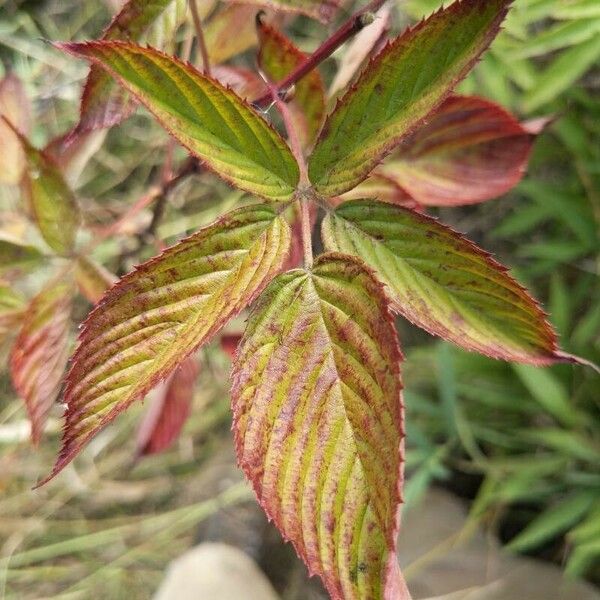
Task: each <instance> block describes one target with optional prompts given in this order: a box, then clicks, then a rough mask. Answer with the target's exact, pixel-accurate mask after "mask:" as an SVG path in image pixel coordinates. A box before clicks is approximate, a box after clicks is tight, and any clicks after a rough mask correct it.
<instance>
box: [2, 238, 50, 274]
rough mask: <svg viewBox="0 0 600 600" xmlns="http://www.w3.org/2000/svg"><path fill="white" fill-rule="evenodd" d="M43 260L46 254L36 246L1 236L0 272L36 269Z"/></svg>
mask: <svg viewBox="0 0 600 600" xmlns="http://www.w3.org/2000/svg"><path fill="white" fill-rule="evenodd" d="M43 261H44V255H43V254H42V253H41V252H40V251H39V250H38V249H37V248H35V247H34V246H27V245H25V244H21V243H20V242H17V241H13V240H10V239H8V238H1V237H0V273H3V272H5V271H11V270H13V269H34V268H35V267H37V266H39V265H40V264H42V263H43Z"/></svg>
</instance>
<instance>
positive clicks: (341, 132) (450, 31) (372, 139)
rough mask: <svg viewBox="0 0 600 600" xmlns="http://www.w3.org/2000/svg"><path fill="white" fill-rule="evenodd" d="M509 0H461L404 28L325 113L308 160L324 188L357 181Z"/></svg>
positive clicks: (415, 119)
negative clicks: (326, 113) (329, 110)
mask: <svg viewBox="0 0 600 600" xmlns="http://www.w3.org/2000/svg"><path fill="white" fill-rule="evenodd" d="M509 4H510V0H458V1H457V2H454V3H453V4H451V5H450V6H449V7H447V8H445V9H441V10H440V11H438V12H436V13H435V14H433V15H432V16H431V17H429V19H426V20H424V21H422V22H421V23H419V24H418V25H416V26H415V27H413V28H411V29H408V30H407V31H405V32H404V33H403V34H402V35H400V36H399V37H397V38H396V39H395V40H393V41H392V42H391V43H390V44H389V45H388V46H386V48H385V49H384V50H382V51H381V52H380V53H379V54H378V55H377V56H376V57H375V58H374V59H373V60H372V61H371V63H370V64H369V66H368V67H367V68H366V69H365V71H364V72H363V73H362V74H361V76H360V77H359V78H358V80H357V81H356V83H355V84H354V85H353V86H352V87H351V88H350V89H349V90H348V91H347V92H346V93H345V94H344V96H343V97H342V98H341V99H340V101H339V102H338V103H337V105H336V107H335V109H334V110H333V112H332V113H331V114H330V115H329V117H328V118H327V120H326V122H325V125H324V127H323V130H322V132H321V134H320V136H319V139H318V141H317V144H316V146H315V149H314V152H313V154H312V156H311V157H310V160H309V177H310V180H311V181H312V183H313V184H314V186H315V187H316V189H317V191H319V192H320V193H322V194H323V195H329V196H333V195H337V194H341V193H343V192H346V191H348V190H350V189H352V188H353V187H354V186H355V185H356V184H358V183H360V182H361V181H362V180H363V179H364V178H365V177H366V176H367V175H368V174H369V172H370V171H372V170H373V168H374V167H375V166H376V165H377V163H378V162H379V161H380V160H381V158H382V157H383V156H384V155H385V154H387V153H388V152H389V151H390V150H391V149H392V148H393V147H394V146H396V145H397V144H398V143H399V142H400V141H401V140H402V139H403V138H404V137H405V136H406V135H408V134H410V133H412V132H413V131H414V130H415V128H416V127H417V126H418V125H419V124H421V123H422V122H423V120H424V119H425V118H426V117H427V115H428V114H429V113H430V112H431V111H432V110H434V109H435V108H436V107H437V106H438V105H439V104H440V103H441V102H442V101H443V100H444V99H445V98H446V96H447V95H448V94H449V93H450V91H451V90H452V88H453V87H454V86H455V85H456V84H457V83H458V82H459V81H460V80H461V79H462V78H463V77H464V76H465V75H466V74H467V73H468V72H469V70H470V69H471V68H472V67H473V65H474V64H475V62H476V60H477V59H478V58H479V56H480V55H481V53H482V52H484V51H485V50H486V49H487V47H488V46H489V44H490V42H491V41H492V40H493V39H494V37H495V36H496V34H497V33H498V31H499V29H500V24H501V23H502V21H503V19H504V17H505V15H506V13H507V11H508V6H509Z"/></svg>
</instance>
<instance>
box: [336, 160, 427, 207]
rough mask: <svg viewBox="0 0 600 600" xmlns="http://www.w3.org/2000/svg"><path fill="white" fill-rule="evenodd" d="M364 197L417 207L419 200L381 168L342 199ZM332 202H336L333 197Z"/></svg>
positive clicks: (359, 198)
mask: <svg viewBox="0 0 600 600" xmlns="http://www.w3.org/2000/svg"><path fill="white" fill-rule="evenodd" d="M362 198H377V199H378V200H381V201H382V202H390V203H392V204H399V205H400V206H408V207H410V208H415V207H417V202H416V201H415V200H414V199H413V197H412V196H411V195H410V194H409V193H408V192H407V191H406V190H405V189H404V188H403V187H401V186H400V185H399V184H398V182H397V181H395V180H394V179H392V178H390V177H387V176H386V175H384V174H383V173H382V172H381V171H380V170H379V169H376V170H375V171H374V172H373V173H372V174H371V175H370V176H369V178H368V179H365V180H364V181H361V182H360V183H359V184H358V185H357V186H356V187H355V188H353V189H351V190H350V191H349V192H346V193H345V194H344V195H343V196H342V197H341V200H342V201H344V200H361V199H362ZM330 203H332V204H334V202H332V200H331V199H330Z"/></svg>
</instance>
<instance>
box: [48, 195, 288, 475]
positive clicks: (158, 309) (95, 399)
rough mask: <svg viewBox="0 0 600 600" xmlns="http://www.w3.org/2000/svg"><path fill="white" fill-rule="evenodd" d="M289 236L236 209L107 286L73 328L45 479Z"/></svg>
mask: <svg viewBox="0 0 600 600" xmlns="http://www.w3.org/2000/svg"><path fill="white" fill-rule="evenodd" d="M289 243H290V232H289V227H288V225H287V224H286V223H285V221H284V220H283V219H282V218H281V217H280V216H278V215H277V213H276V212H275V211H274V210H273V209H272V208H271V207H269V206H267V205H255V206H250V207H245V208H241V209H239V210H237V211H234V212H232V213H229V214H228V215H226V216H224V217H222V218H221V219H220V220H218V221H216V222H215V223H213V224H212V225H209V226H208V227H205V228H204V229H201V230H200V231H198V232H197V233H195V234H194V235H191V236H190V237H188V238H186V239H185V240H183V241H181V242H179V243H178V244H176V245H175V246H172V247H171V248H169V249H167V250H165V251H164V252H163V253H162V254H161V255H160V256H158V257H156V258H153V259H151V260H150V261H148V262H146V263H144V264H143V265H140V266H139V267H137V268H136V270H135V271H133V272H131V273H129V274H128V275H126V276H125V277H123V278H122V279H121V280H120V281H119V282H118V283H117V284H116V285H115V286H114V287H113V288H111V289H110V290H109V291H108V292H107V293H106V294H105V296H104V298H103V299H102V300H101V301H100V303H99V304H98V305H97V307H96V308H95V309H94V310H93V311H92V312H91V313H90V315H89V316H88V318H87V320H86V321H85V323H84V326H83V329H82V330H81V332H80V336H79V346H78V348H77V350H76V352H75V354H74V356H73V360H72V367H71V371H70V372H69V375H68V378H67V387H66V391H65V402H66V403H67V413H66V425H65V430H64V435H63V446H62V449H61V452H60V455H59V457H58V460H57V462H56V465H55V467H54V470H53V471H52V474H51V475H50V477H49V478H48V479H50V478H52V477H54V475H56V474H57V473H58V472H59V471H60V470H62V469H63V468H64V466H65V465H66V464H68V463H69V462H70V461H71V460H72V459H73V458H74V456H75V455H76V454H77V453H78V452H79V451H80V450H81V448H82V447H83V446H84V445H85V444H86V443H87V442H88V440H90V439H91V438H92V437H93V436H94V435H95V434H96V433H97V432H98V431H99V430H100V429H102V428H103V427H104V426H106V425H107V424H108V423H110V422H111V421H112V420H113V419H114V418H115V417H116V416H117V415H118V414H119V413H121V412H122V411H123V410H125V409H126V408H128V407H129V405H130V404H131V403H133V402H135V401H136V400H139V399H141V398H143V397H144V396H145V394H146V393H147V392H148V391H149V390H151V389H152V388H153V387H154V386H155V385H156V384H157V383H158V382H159V381H161V380H163V379H165V378H166V377H168V376H169V374H170V373H172V372H173V370H174V369H175V368H177V366H178V365H180V364H181V363H182V362H183V361H184V360H185V359H186V358H187V357H188V356H189V355H190V354H191V353H192V352H194V351H195V350H196V349H197V348H199V347H200V346H201V345H203V344H205V343H206V342H208V341H209V340H210V339H211V337H212V336H213V335H214V334H215V333H217V332H218V331H219V329H221V327H223V326H224V325H225V324H226V323H227V322H228V321H229V320H230V319H231V318H232V317H234V316H235V315H237V314H238V313H239V312H240V311H241V310H242V309H243V308H245V307H246V306H247V305H248V304H249V303H250V302H252V300H253V299H254V298H255V297H256V296H257V294H259V293H260V291H261V290H262V288H263V287H264V286H265V285H266V284H267V283H268V281H269V280H270V279H271V278H272V277H273V276H274V275H275V274H276V273H277V272H278V271H279V269H280V268H281V265H282V263H283V261H284V260H285V256H286V254H287V252H288V250H289ZM48 479H46V481H47V480H48ZM40 485H41V484H40Z"/></svg>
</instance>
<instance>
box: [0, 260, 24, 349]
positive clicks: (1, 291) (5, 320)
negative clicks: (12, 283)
mask: <svg viewBox="0 0 600 600" xmlns="http://www.w3.org/2000/svg"><path fill="white" fill-rule="evenodd" d="M1 252H2V251H1V250H0V256H1ZM24 308H25V301H24V299H23V297H22V296H21V295H20V294H18V293H17V292H16V291H15V290H13V289H12V288H10V287H8V286H7V285H3V284H0V341H2V338H3V337H4V334H5V333H6V332H7V331H8V330H10V329H12V328H14V325H15V324H16V323H18V322H19V320H20V318H21V316H22V315H23V309H24Z"/></svg>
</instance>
